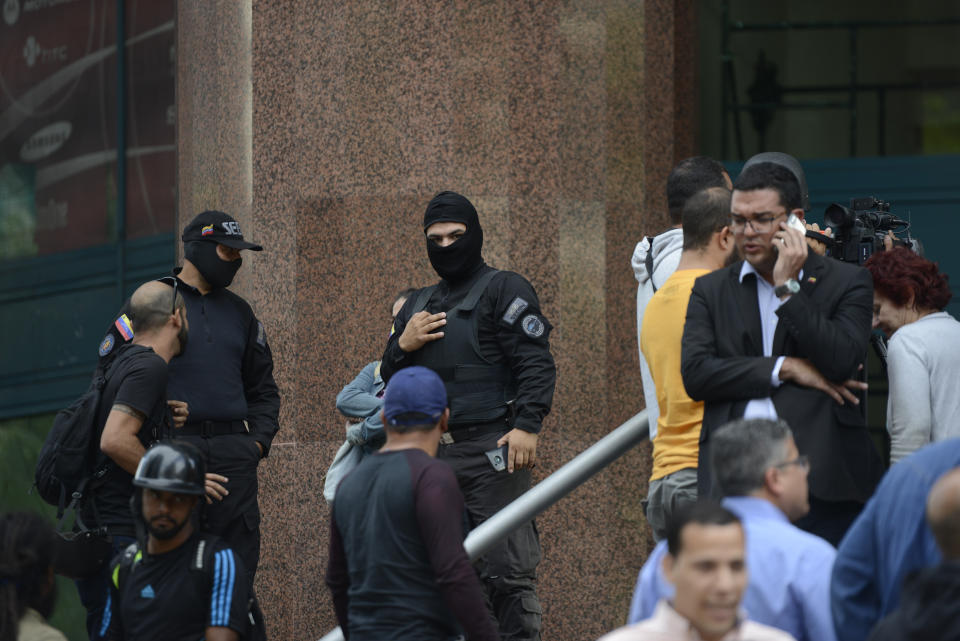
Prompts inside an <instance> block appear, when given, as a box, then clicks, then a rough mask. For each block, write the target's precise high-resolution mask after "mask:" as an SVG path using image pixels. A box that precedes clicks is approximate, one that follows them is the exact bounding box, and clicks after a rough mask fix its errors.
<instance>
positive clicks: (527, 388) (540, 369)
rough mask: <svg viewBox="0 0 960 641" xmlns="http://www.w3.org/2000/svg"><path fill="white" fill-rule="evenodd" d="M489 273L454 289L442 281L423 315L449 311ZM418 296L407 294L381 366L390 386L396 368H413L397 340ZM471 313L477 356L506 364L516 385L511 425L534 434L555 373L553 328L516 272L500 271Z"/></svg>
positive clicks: (530, 288) (413, 358) (548, 401)
mask: <svg viewBox="0 0 960 641" xmlns="http://www.w3.org/2000/svg"><path fill="white" fill-rule="evenodd" d="M491 269H492V268H491V267H488V266H486V265H484V266H482V267H481V268H480V269H478V270H477V271H476V273H475V274H474V275H473V276H472V277H471V278H469V279H467V280H466V281H465V282H462V283H457V284H456V285H455V286H451V285H450V284H449V283H447V281H443V280H441V281H440V284H439V285H438V286H437V288H436V290H434V292H433V294H432V295H431V296H430V298H429V299H428V300H427V306H426V311H428V312H430V313H431V314H437V313H439V312H448V311H450V309H452V308H453V307H455V306H456V305H457V303H459V302H460V301H462V300H463V298H464V297H465V296H466V295H467V294H468V293H469V291H470V287H471V286H472V285H473V283H475V282H476V281H477V279H479V278H480V277H481V276H483V274H485V273H487V272H488V271H490V270H491ZM418 296H419V292H417V293H415V294H411V296H410V298H408V299H407V302H406V303H404V305H403V309H401V310H400V313H399V314H397V318H396V321H395V322H394V326H393V332H392V333H391V335H390V339H389V341H388V343H387V349H386V351H384V354H383V363H382V365H381V367H380V374H381V376H383V380H384V381H387V382H388V383H389V380H390V377H391V376H393V374H394V372H396V371H397V370H400V369H402V368H404V367H407V366H409V365H416V364H417V362H416V352H411V353H406V352H404V351H403V350H402V349H400V345H399V344H398V341H399V339H400V335H401V334H402V333H403V330H404V328H405V327H406V325H407V321H408V320H409V319H410V316H412V308H413V306H414V305H415V304H416V300H417V298H418ZM474 313H476V314H477V318H478V320H477V322H478V331H477V339H478V342H479V345H480V352H481V354H482V355H483V357H484V358H486V359H487V360H489V361H490V362H491V363H494V364H496V363H506V364H508V365H509V366H510V370H511V372H512V373H513V376H514V379H515V380H516V382H517V389H518V391H517V400H516V404H515V412H516V417H515V419H514V421H513V426H514V427H518V428H520V429H522V430H524V431H526V432H533V433H534V434H536V433H538V432H539V431H540V427H541V424H542V422H543V419H544V417H545V416H546V415H547V414H548V413H549V412H550V405H551V403H552V402H553V389H554V385H555V383H556V378H557V373H556V367H555V365H554V362H553V356H552V355H551V354H550V343H549V340H548V339H549V336H550V329H551V325H550V323H549V321H547V319H546V318H544V317H543V314H541V313H540V301H539V300H538V299H537V294H536V292H535V291H534V290H533V286H532V285H531V284H530V283H529V282H528V281H527V279H525V278H524V277H523V276H521V275H520V274H516V273H514V272H507V271H501V272H500V273H498V274H497V275H496V276H494V278H493V280H492V281H491V282H490V284H489V285H488V286H487V288H486V290H484V292H483V295H482V296H481V297H480V300H479V301H478V302H477V306H476V309H475V312H474ZM441 331H442V328H441ZM438 340H441V341H442V340H443V339H442V338H440V339H438Z"/></svg>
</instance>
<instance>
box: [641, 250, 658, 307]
mask: <svg viewBox="0 0 960 641" xmlns="http://www.w3.org/2000/svg"><path fill="white" fill-rule="evenodd" d="M654 238H656V237H655V236H647V244H648V245H650V250H649V251H648V252H647V257H646V258H644V259H643V263H644V266H645V267H646V268H647V273H648V274H650V286H651V287H653V293H654V294H656V293H657V284H656V283H654V282H653V239H654Z"/></svg>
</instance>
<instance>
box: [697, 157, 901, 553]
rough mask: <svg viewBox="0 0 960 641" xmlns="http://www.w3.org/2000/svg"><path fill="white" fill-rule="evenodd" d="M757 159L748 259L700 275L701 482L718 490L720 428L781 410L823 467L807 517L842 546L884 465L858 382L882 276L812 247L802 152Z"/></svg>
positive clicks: (735, 221) (747, 200)
mask: <svg viewBox="0 0 960 641" xmlns="http://www.w3.org/2000/svg"><path fill="white" fill-rule="evenodd" d="M758 161H759V162H758ZM758 161H754V160H753V159H751V160H749V161H747V164H746V165H745V166H744V169H743V171H742V172H741V173H740V175H739V176H738V177H737V180H736V182H735V183H734V189H733V198H732V200H731V206H730V208H731V216H730V227H731V229H732V230H733V234H734V242H735V244H736V246H737V250H738V252H739V254H740V256H741V257H742V258H743V260H742V261H740V262H737V263H735V264H733V265H731V266H730V267H727V268H725V269H722V270H719V271H716V272H713V273H711V274H708V275H706V276H703V277H701V278H699V279H698V280H697V282H696V284H695V285H694V287H693V292H692V294H691V296H690V303H689V306H688V308H687V320H686V325H685V326H684V332H683V340H682V346H683V347H682V352H683V354H682V366H681V372H682V375H683V384H684V387H685V388H686V390H687V393H688V394H689V395H690V397H691V398H693V399H694V400H698V401H700V400H702V401H704V402H705V405H704V417H703V427H702V432H701V440H700V454H699V456H700V463H701V465H700V466H699V474H698V483H699V487H698V489H699V492H700V496H708V495H709V492H710V489H711V488H710V485H711V483H710V481H711V474H710V470H709V467H708V466H707V463H708V461H709V458H708V456H709V450H710V447H711V438H712V433H713V431H715V430H716V429H717V427H719V426H720V425H723V424H724V423H727V422H729V421H731V420H733V419H736V418H740V417H743V418H770V419H776V418H782V419H784V420H786V421H787V423H789V425H790V427H791V428H792V429H793V434H794V438H796V441H797V445H798V447H799V448H800V449H801V450H803V451H804V452H808V453H809V454H810V456H811V460H812V465H813V467H812V468H811V470H810V496H811V498H810V503H811V509H810V513H809V514H808V515H807V516H806V517H805V518H804V519H803V520H802V521H800V522H799V523H798V524H797V525H799V526H800V527H801V528H803V529H805V530H807V531H809V532H813V533H814V534H818V535H820V536H822V537H823V538H825V539H827V540H828V541H830V542H831V543H833V544H834V545H836V544H838V543H839V542H840V539H841V538H843V534H844V533H845V532H846V530H847V528H849V526H850V524H851V523H852V522H853V520H854V519H855V518H856V516H857V514H858V513H859V512H860V510H861V509H862V508H863V504H864V503H865V502H866V500H867V499H868V498H869V497H870V495H871V493H872V492H873V489H874V487H875V486H876V484H877V482H878V481H879V479H880V476H881V475H882V473H883V464H882V462H881V460H880V456H879V454H878V452H877V451H876V448H875V447H874V445H873V442H872V441H871V439H870V436H869V435H868V433H867V429H866V421H865V416H864V412H863V411H862V410H861V405H860V404H861V401H862V400H863V392H864V390H865V389H866V384H865V383H863V382H861V381H859V380H854V379H856V378H858V377H859V372H860V370H861V369H862V364H863V363H864V361H865V359H866V351H867V344H868V342H869V339H870V333H871V325H872V320H873V286H872V282H871V279H870V274H869V272H867V270H865V269H863V268H862V267H859V266H856V265H850V264H847V263H841V262H839V261H836V260H832V259H829V258H824V257H822V256H819V255H817V254H816V253H814V252H811V251H809V250H808V246H807V243H806V241H805V238H804V232H803V231H800V229H803V225H802V223H803V222H804V211H805V209H807V208H808V207H809V205H808V202H809V199H808V197H807V195H806V189H805V184H806V180H805V179H804V177H803V170H802V169H801V167H800V164H799V163H798V162H797V161H796V159H794V158H792V157H791V156H788V155H786V154H779V153H771V154H763V155H761V157H760V158H758ZM791 218H795V219H796V220H791ZM788 220H790V221H791V222H792V223H793V225H791V224H788ZM796 223H800V225H797V224H796Z"/></svg>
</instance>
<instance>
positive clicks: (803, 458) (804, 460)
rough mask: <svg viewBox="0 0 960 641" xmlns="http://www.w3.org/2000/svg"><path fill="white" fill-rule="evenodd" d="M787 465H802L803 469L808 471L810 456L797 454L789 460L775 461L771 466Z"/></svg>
mask: <svg viewBox="0 0 960 641" xmlns="http://www.w3.org/2000/svg"><path fill="white" fill-rule="evenodd" d="M789 465H796V466H798V467H802V468H803V469H805V470H807V471H809V470H810V457H808V456H807V455H806V454H801V455H800V456H798V457H797V458H795V459H792V460H790V461H784V462H783V463H777V464H776V465H774V466H773V467H787V466H789Z"/></svg>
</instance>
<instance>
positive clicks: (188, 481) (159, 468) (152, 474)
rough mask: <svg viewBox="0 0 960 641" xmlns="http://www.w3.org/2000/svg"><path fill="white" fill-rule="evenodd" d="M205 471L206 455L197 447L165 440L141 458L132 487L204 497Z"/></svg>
mask: <svg viewBox="0 0 960 641" xmlns="http://www.w3.org/2000/svg"><path fill="white" fill-rule="evenodd" d="M206 471H207V466H206V463H205V462H204V460H203V454H201V453H200V450H198V449H197V448H196V447H195V446H193V445H191V444H190V443H186V442H184V441H165V442H163V443H157V444H156V445H154V446H153V447H151V448H150V449H149V450H147V452H146V454H144V455H143V458H142V459H140V464H139V465H138V466H137V473H136V474H135V475H134V476H133V484H134V485H135V486H137V487H144V488H150V489H152V490H160V491H163V492H174V493H176V494H195V495H197V496H202V495H203V494H204V492H205V482H204V476H205V475H206Z"/></svg>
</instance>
